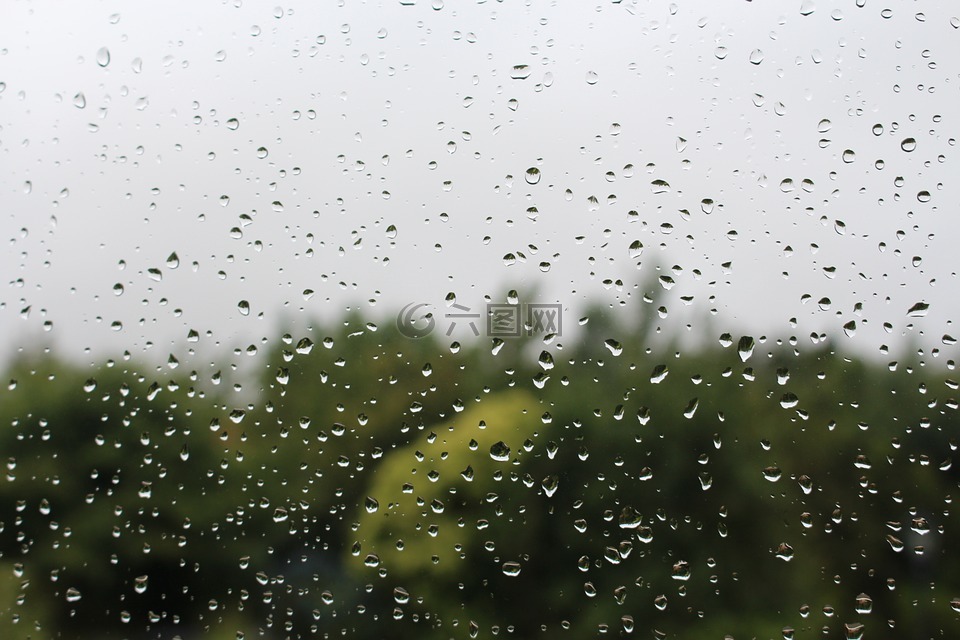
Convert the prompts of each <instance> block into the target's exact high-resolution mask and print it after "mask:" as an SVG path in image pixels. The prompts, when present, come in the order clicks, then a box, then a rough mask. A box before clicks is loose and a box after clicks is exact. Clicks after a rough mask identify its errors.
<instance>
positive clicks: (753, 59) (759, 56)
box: [750, 49, 763, 64]
mask: <svg viewBox="0 0 960 640" xmlns="http://www.w3.org/2000/svg"><path fill="white" fill-rule="evenodd" d="M761 62H763V51H761V50H760V49H754V50H753V51H751V52H750V64H760V63H761Z"/></svg>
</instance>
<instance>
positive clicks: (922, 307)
mask: <svg viewBox="0 0 960 640" xmlns="http://www.w3.org/2000/svg"><path fill="white" fill-rule="evenodd" d="M929 309H930V305H929V304H927V303H926V302H917V303H915V304H914V305H913V306H912V307H910V308H909V309H908V310H907V315H908V316H909V317H911V318H922V317H923V316H925V315H927V311H928V310H929Z"/></svg>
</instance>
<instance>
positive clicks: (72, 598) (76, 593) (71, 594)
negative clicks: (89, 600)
mask: <svg viewBox="0 0 960 640" xmlns="http://www.w3.org/2000/svg"><path fill="white" fill-rule="evenodd" d="M66 597H67V602H76V601H77V600H79V599H80V598H81V597H82V596H81V594H80V590H79V589H77V588H76V587H70V588H69V589H67V593H66Z"/></svg>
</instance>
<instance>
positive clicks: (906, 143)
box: [900, 138, 917, 153]
mask: <svg viewBox="0 0 960 640" xmlns="http://www.w3.org/2000/svg"><path fill="white" fill-rule="evenodd" d="M900 148H901V149H903V150H904V151H906V152H907V153H910V152H911V151H913V150H914V149H916V148H917V141H916V140H915V139H913V138H904V139H903V140H902V141H901V142H900Z"/></svg>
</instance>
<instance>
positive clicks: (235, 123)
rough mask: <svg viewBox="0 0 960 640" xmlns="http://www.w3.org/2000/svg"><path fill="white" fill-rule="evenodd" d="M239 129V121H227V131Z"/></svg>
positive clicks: (233, 119) (231, 119)
mask: <svg viewBox="0 0 960 640" xmlns="http://www.w3.org/2000/svg"><path fill="white" fill-rule="evenodd" d="M239 127H240V121H239V120H237V119H236V118H230V119H229V120H227V129H230V130H231V131H236V130H237V129H238V128H239Z"/></svg>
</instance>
